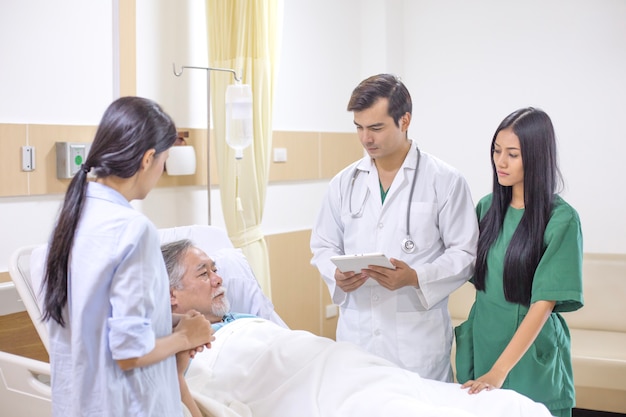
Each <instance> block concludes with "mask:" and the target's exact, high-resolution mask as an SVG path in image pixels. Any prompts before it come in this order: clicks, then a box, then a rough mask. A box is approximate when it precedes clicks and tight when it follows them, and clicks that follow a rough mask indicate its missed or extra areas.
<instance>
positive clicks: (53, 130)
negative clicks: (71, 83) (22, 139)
mask: <svg viewBox="0 0 626 417" xmlns="http://www.w3.org/2000/svg"><path fill="white" fill-rule="evenodd" d="M95 134H96V126H63V125H29V126H28V142H29V144H30V145H32V146H34V147H35V149H36V152H35V154H36V159H37V165H36V169H35V171H33V172H32V173H31V180H30V190H29V193H28V194H30V195H36V194H62V193H65V190H66V189H67V186H68V185H69V183H70V181H71V179H58V178H57V171H56V142H78V143H91V142H92V141H93V138H94V136H95Z"/></svg>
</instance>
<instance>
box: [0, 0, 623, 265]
mask: <svg viewBox="0 0 626 417" xmlns="http://www.w3.org/2000/svg"><path fill="white" fill-rule="evenodd" d="M88 3H89V4H88V5H87V3H85V2H84V1H81V0H66V1H64V2H49V1H48V0H9V1H3V2H2V5H0V56H2V61H3V62H2V65H0V91H1V92H2V94H0V122H2V123H56V124H96V123H97V122H98V120H99V119H100V116H101V114H102V112H103V111H104V108H105V107H106V105H107V104H108V103H109V102H110V101H111V99H112V98H113V96H114V94H113V85H114V82H115V81H114V80H115V77H116V74H115V73H114V69H113V64H112V62H113V58H112V56H113V54H114V50H113V47H112V43H113V42H112V33H113V29H112V28H113V24H114V21H113V17H112V15H113V13H112V8H111V3H110V2H95V3H94V2H88ZM202 3H203V2H202V1H199V0H186V1H183V0H178V1H176V0H154V1H149V0H137V6H138V21H137V30H138V33H137V39H138V42H139V43H140V45H139V47H138V53H137V57H138V62H137V70H138V80H137V88H138V93H139V94H141V95H145V96H148V97H153V98H155V99H157V100H158V101H159V102H161V103H162V104H163V106H164V107H165V108H166V110H167V111H168V112H169V113H171V114H172V115H173V117H174V118H175V120H176V121H177V123H178V124H179V125H181V126H182V125H185V126H189V127H204V126H205V125H206V104H205V103H206V84H205V80H206V77H205V74H204V73H203V72H201V71H200V72H197V73H195V74H193V73H192V72H191V71H189V72H185V74H184V75H183V76H182V77H180V78H176V77H174V76H173V73H172V72H171V62H172V60H174V61H176V62H177V64H179V65H183V64H187V65H198V66H204V65H206V55H205V54H203V52H201V51H203V50H204V48H205V47H206V46H205V45H206V39H205V38H204V35H203V34H202V31H203V30H204V29H203V17H204V12H203V11H200V12H198V9H197V8H198V7H200V8H201V7H202V6H201V4H202ZM284 18H285V22H284V30H283V49H282V59H281V62H280V68H279V75H280V78H279V82H278V86H277V91H276V105H275V117H274V128H275V129H276V130H296V131H308V130H315V131H340V132H351V131H352V130H353V125H352V117H351V115H350V114H349V113H348V112H346V111H345V106H346V103H347V100H348V98H349V95H350V92H351V91H352V89H353V88H354V86H356V84H357V83H358V82H359V81H360V80H361V79H363V78H365V77H366V76H368V75H371V74H374V73H378V72H393V73H396V74H398V75H400V76H401V77H402V78H403V80H404V81H405V82H406V84H407V86H408V87H409V89H410V90H411V93H412V96H413V100H414V118H413V125H412V128H411V130H410V134H411V137H412V138H414V139H416V140H418V142H419V143H420V145H421V147H422V148H423V149H424V150H426V151H428V152H431V153H433V154H435V155H437V156H439V157H441V158H442V159H444V160H446V161H448V162H450V163H451V164H453V165H455V166H456V167H458V168H459V169H460V170H461V171H462V172H463V173H464V174H465V175H466V177H467V179H468V181H469V183H470V186H471V188H472V191H473V194H474V198H475V199H478V198H479V197H480V196H482V195H483V194H485V193H487V192H489V184H490V181H491V180H490V177H489V176H490V173H489V160H488V157H489V154H488V146H489V142H490V139H491V136H492V135H493V131H494V130H495V128H496V126H497V124H498V123H499V122H500V120H501V119H502V118H503V117H504V116H506V115H507V114H508V113H510V112H511V111H513V110H515V109H516V108H518V107H522V106H527V105H535V106H538V107H541V108H543V109H544V110H546V111H547V112H548V113H549V114H550V115H551V116H552V118H553V121H554V124H555V127H556V130H557V134H558V137H559V150H560V159H561V162H562V170H563V174H564V176H565V179H566V182H567V189H566V191H565V193H564V196H565V197H566V199H568V200H569V201H570V202H571V203H572V204H573V205H574V206H575V207H576V208H577V209H578V210H579V212H580V214H581V218H582V221H583V232H584V236H585V250H586V251H588V252H611V253H626V239H623V237H622V236H623V235H624V232H626V216H624V214H623V213H625V212H626V196H624V194H623V193H621V192H619V189H621V188H623V187H622V185H621V181H620V180H621V179H622V176H621V175H619V174H620V171H619V169H620V167H621V165H622V162H621V155H622V154H625V153H626V140H624V139H626V137H625V136H626V134H625V133H624V129H623V126H622V123H621V120H623V115H624V114H626V77H624V76H623V74H626V25H624V24H623V22H625V21H626V3H625V2H623V1H622V0H551V1H543V0H527V1H525V2H501V1H498V0H475V1H472V2H467V1H463V0H446V1H443V2H442V1H437V0H428V1H427V0H342V1H335V0H285V5H284ZM198 33H200V34H198ZM203 59H204V60H203ZM24 91H26V92H27V93H26V94H24ZM355 140H356V138H355ZM325 185H326V184H325V182H323V181H322V182H305V183H302V184H295V185H294V184H276V185H272V186H270V188H269V190H268V198H267V206H266V214H265V218H264V221H263V229H264V231H265V232H266V233H267V234H272V233H280V232H285V231H289V230H301V229H306V228H309V227H311V225H312V223H313V220H314V217H315V213H316V212H317V209H318V208H319V205H320V200H321V197H322V195H323V193H324V191H325ZM217 191H218V190H216V189H214V190H213V192H212V196H213V197H212V201H213V207H212V212H213V220H214V221H213V223H214V224H216V225H223V220H222V219H221V211H220V210H219V193H218V192H217ZM61 198H62V196H58V195H54V196H42V197H15V198H14V197H11V198H0V231H1V233H2V236H3V238H2V239H0V270H6V269H7V267H6V265H7V263H8V258H9V256H10V254H11V253H12V252H13V250H14V249H15V248H17V247H19V246H21V245H24V244H30V243H36V242H43V241H45V240H46V239H47V236H48V234H49V232H50V229H51V227H52V224H53V221H54V218H55V216H56V212H57V210H58V206H59V202H60V201H61ZM134 205H135V206H136V207H137V208H139V209H140V210H142V211H143V212H145V213H146V214H147V215H148V216H149V217H150V218H151V219H152V220H153V221H154V222H155V223H156V224H157V225H158V226H159V227H169V226H174V225H180V224H191V223H204V222H205V221H206V211H207V207H206V191H205V190H203V189H201V187H186V188H184V189H158V190H154V191H153V193H151V195H150V196H149V197H148V198H147V199H146V200H145V201H143V202H136V203H134Z"/></svg>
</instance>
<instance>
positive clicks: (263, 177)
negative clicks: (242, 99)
mask: <svg viewBox="0 0 626 417" xmlns="http://www.w3.org/2000/svg"><path fill="white" fill-rule="evenodd" d="M282 7H283V2H282V0H207V26H208V44H209V66H211V67H216V68H232V69H234V70H236V72H237V74H238V75H239V76H242V83H243V84H250V85H251V87H252V96H253V124H254V140H253V143H252V145H251V146H250V147H248V148H247V149H246V150H244V155H243V159H241V160H235V151H234V150H232V149H231V148H230V147H229V146H228V145H227V144H226V140H225V120H224V117H225V106H224V96H225V92H226V87H227V85H228V84H231V83H233V82H234V80H233V77H232V75H230V74H228V73H225V72H221V71H211V74H210V76H211V101H212V110H213V132H214V135H213V138H214V141H215V149H216V156H217V171H218V175H219V184H220V194H221V200H222V210H223V213H224V220H225V223H226V229H227V231H228V235H229V237H230V238H231V240H232V241H233V244H234V245H235V247H238V248H241V249H242V250H243V252H244V254H245V255H246V257H247V258H248V261H249V263H250V265H251V267H252V269H253V271H254V273H255V275H256V277H257V279H258V280H259V282H260V284H261V287H262V289H263V292H264V293H265V294H266V295H267V296H268V297H271V294H272V293H271V282H270V268H269V258H268V253H267V245H266V242H265V238H264V236H263V233H262V232H261V221H262V219H263V209H264V207H265V197H266V190H267V182H268V173H269V164H270V151H271V147H272V108H273V98H274V86H275V80H276V73H277V65H278V57H279V51H280V35H281V32H282V10H283V9H282Z"/></svg>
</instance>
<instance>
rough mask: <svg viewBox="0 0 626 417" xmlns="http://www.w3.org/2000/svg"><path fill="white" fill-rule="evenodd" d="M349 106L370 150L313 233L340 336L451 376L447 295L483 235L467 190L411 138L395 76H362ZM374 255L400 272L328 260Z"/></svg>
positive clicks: (403, 93)
mask: <svg viewBox="0 0 626 417" xmlns="http://www.w3.org/2000/svg"><path fill="white" fill-rule="evenodd" d="M348 111H352V112H353V113H354V124H355V125H356V128H357V133H358V136H359V140H360V141H361V144H362V145H363V147H364V148H365V150H366V151H367V153H368V156H366V157H364V158H363V159H361V160H359V161H357V162H355V163H353V164H351V165H350V166H348V167H347V168H345V169H344V170H342V171H341V172H340V173H339V174H337V175H336V176H335V177H334V178H333V179H332V180H331V182H330V185H329V189H328V191H327V194H326V197H325V201H324V203H323V204H322V209H321V210H320V213H319V215H318V217H317V221H316V224H315V226H314V228H313V232H312V236H311V250H312V252H313V259H312V261H311V263H312V264H313V265H315V266H316V267H317V268H318V269H319V271H320V273H321V275H322V277H323V278H324V281H325V282H326V284H327V285H328V288H329V290H330V295H331V297H332V300H333V302H334V303H336V304H338V305H339V306H340V317H339V322H338V326H337V340H339V341H349V342H352V343H355V344H357V345H359V346H361V347H363V348H364V349H365V350H367V351H369V352H371V353H374V354H376V355H379V356H381V357H384V358H386V359H388V360H390V361H392V362H394V363H396V364H398V365H399V366H401V367H403V368H405V369H408V370H411V371H415V372H418V373H419V374H420V375H421V376H423V377H425V378H430V379H437V380H440V381H452V370H451V366H450V349H451V346H452V337H453V333H452V326H451V322H450V316H449V313H448V308H447V307H448V295H449V294H450V293H451V292H452V291H454V290H455V289H457V288H458V287H460V286H461V285H462V284H463V283H464V282H465V281H466V280H468V279H469V277H470V275H471V274H472V272H473V266H474V261H475V255H476V242H477V238H478V225H477V221H476V214H475V212H474V203H473V201H472V198H471V194H470V191H469V187H468V186H467V183H466V181H465V179H464V178H463V177H462V176H461V174H460V173H459V172H458V171H456V170H455V169H454V168H452V167H451V166H449V165H447V164H446V163H444V162H442V161H441V160H439V159H437V158H435V157H433V156H431V155H429V154H427V153H425V152H422V151H420V150H419V148H418V146H417V144H416V143H415V142H414V141H411V140H410V139H409V138H408V128H409V125H410V122H411V111H412V104H411V97H410V94H409V92H408V90H407V89H406V87H405V86H404V84H403V83H402V82H401V81H399V80H398V79H397V78H396V77H395V76H393V75H389V74H380V75H375V76H372V77H370V78H368V79H366V80H364V81H362V82H361V83H360V84H359V85H358V86H357V87H356V88H355V90H354V91H353V93H352V97H351V99H350V102H349V104H348ZM372 252H382V253H384V254H386V255H387V256H388V257H389V258H390V259H391V262H392V264H393V265H394V266H395V269H389V268H384V267H378V266H370V267H369V268H368V269H364V270H361V271H343V272H341V271H339V270H338V269H337V268H336V266H335V265H334V264H333V263H332V262H331V260H330V258H331V256H335V255H343V254H362V253H372Z"/></svg>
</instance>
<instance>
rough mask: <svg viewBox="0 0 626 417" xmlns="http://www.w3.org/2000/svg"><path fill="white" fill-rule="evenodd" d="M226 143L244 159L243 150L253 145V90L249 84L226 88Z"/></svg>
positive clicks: (239, 157)
mask: <svg viewBox="0 0 626 417" xmlns="http://www.w3.org/2000/svg"><path fill="white" fill-rule="evenodd" d="M225 101H226V143H228V146H230V147H231V148H233V149H234V150H235V158H237V159H241V158H243V150H244V149H245V148H247V147H248V146H250V144H251V143H252V137H253V134H252V88H251V87H250V85H248V84H233V85H229V86H228V87H226V100H225Z"/></svg>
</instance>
